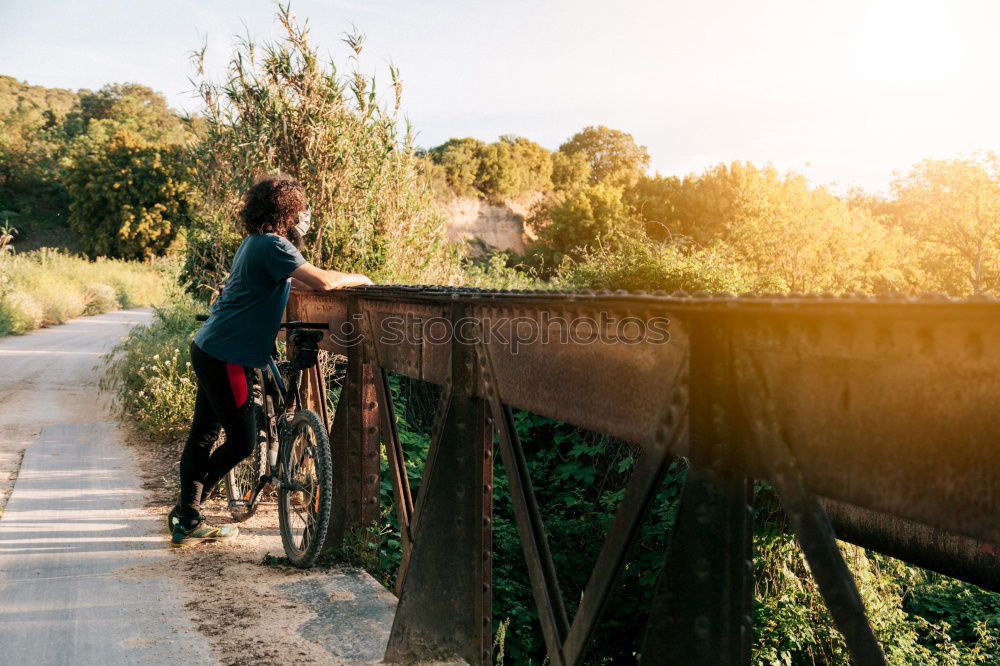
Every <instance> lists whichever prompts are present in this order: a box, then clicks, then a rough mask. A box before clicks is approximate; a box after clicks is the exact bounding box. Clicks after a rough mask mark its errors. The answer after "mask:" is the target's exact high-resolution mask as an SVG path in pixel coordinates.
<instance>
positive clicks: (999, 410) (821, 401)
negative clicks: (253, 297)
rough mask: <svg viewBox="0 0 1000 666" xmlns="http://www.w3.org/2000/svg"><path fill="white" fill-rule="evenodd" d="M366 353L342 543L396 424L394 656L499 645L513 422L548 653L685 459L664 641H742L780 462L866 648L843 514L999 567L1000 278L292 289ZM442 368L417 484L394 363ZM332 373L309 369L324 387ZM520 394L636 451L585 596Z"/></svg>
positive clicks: (677, 655) (988, 572) (300, 313)
mask: <svg viewBox="0 0 1000 666" xmlns="http://www.w3.org/2000/svg"><path fill="white" fill-rule="evenodd" d="M288 317H289V318H294V319H301V320H309V321H328V322H330V324H331V329H332V333H331V336H330V337H329V338H328V339H326V340H325V341H324V343H323V344H324V348H325V349H327V350H328V351H331V352H334V353H337V354H343V355H346V357H347V374H346V380H345V383H344V386H343V389H342V393H341V398H340V401H339V403H338V405H337V407H336V412H335V415H334V418H333V419H332V421H330V422H331V442H332V446H333V450H334V470H335V478H336V488H335V506H334V518H333V520H334V524H333V525H332V529H331V534H330V542H329V543H330V544H336V543H338V542H339V540H341V539H342V538H343V537H344V535H345V534H346V533H348V532H349V531H350V530H352V529H363V528H365V527H367V526H369V525H371V524H372V523H373V522H375V521H377V520H378V518H379V515H380V510H381V507H380V505H379V483H380V470H379V460H380V446H382V444H383V442H384V446H385V451H386V455H387V457H388V460H389V472H388V473H389V475H390V477H391V480H392V485H393V492H394V504H395V510H396V512H397V517H398V519H399V525H400V532H401V536H402V541H403V559H402V565H401V567H400V572H399V578H398V580H399V585H398V589H397V593H398V595H399V605H398V610H397V613H396V618H395V622H394V625H393V628H392V634H391V638H390V641H389V645H388V649H387V652H386V660H387V661H398V662H408V661H418V660H429V659H448V658H456V657H459V658H462V659H465V660H466V661H467V662H468V663H470V664H487V663H490V661H491V645H492V635H491V634H492V617H491V589H492V588H491V585H492V580H491V563H492V547H491V538H492V530H491V525H492V522H491V518H492V506H493V498H492V489H493V454H494V451H493V447H494V441H496V442H498V444H499V447H500V449H501V455H502V458H503V461H504V469H505V470H506V473H507V475H508V479H509V487H510V493H511V497H512V501H513V509H514V514H515V518H516V522H517V526H518V529H519V533H520V538H521V542H522V545H523V548H524V555H525V558H526V561H527V564H528V570H529V573H530V577H531V585H532V589H533V592H534V598H535V603H536V606H537V610H538V615H539V618H540V621H541V626H542V629H543V633H544V638H545V643H546V646H547V649H548V654H549V657H550V661H551V663H552V664H554V665H556V666H558V665H562V664H580V663H582V661H583V659H584V657H585V650H586V648H587V645H588V642H589V639H590V637H591V636H592V635H593V632H594V629H595V627H596V626H597V625H598V623H599V622H600V621H601V617H602V613H603V611H604V609H605V607H606V606H607V604H608V603H609V602H611V600H610V595H611V593H612V591H613V589H614V586H615V583H616V581H617V579H618V577H619V575H620V573H621V572H622V570H623V568H624V566H625V565H626V563H627V561H628V558H629V549H630V546H631V545H632V543H633V541H634V540H635V539H636V536H637V534H638V532H639V529H640V526H641V523H642V520H643V518H644V517H645V515H646V513H647V511H648V510H649V509H650V504H651V503H652V501H653V499H654V497H655V496H656V491H657V488H658V486H659V484H660V482H661V480H662V478H663V475H664V473H665V470H666V468H667V466H668V464H669V463H670V461H671V460H673V459H676V458H677V457H684V458H686V459H688V461H689V463H690V468H689V470H688V473H687V477H686V481H685V486H684V490H683V494H682V496H681V500H680V505H679V508H678V512H677V519H676V523H675V525H674V528H673V531H672V534H671V537H670V542H669V546H668V548H667V552H666V553H665V554H664V564H663V569H662V573H661V576H660V580H659V582H658V585H657V589H656V592H655V595H654V599H653V602H652V607H651V609H650V615H649V620H648V624H647V627H646V629H645V638H644V640H643V642H642V645H641V650H640V654H641V662H642V663H643V664H674V663H677V664H706V665H707V664H712V665H716V664H747V663H749V662H750V645H751V638H752V631H753V628H752V617H753V599H752V594H753V579H752V576H753V564H752V525H751V520H752V512H751V506H752V496H753V495H752V489H753V480H754V479H763V480H767V481H768V482H769V483H770V484H772V486H773V487H774V489H775V491H776V493H777V495H778V497H779V498H780V500H781V503H782V505H783V508H784V510H785V512H786V514H787V516H788V520H789V524H790V525H791V527H792V529H793V530H794V532H795V534H796V535H797V537H798V539H799V541H800V543H801V545H802V549H803V552H804V554H805V556H806V559H807V561H808V563H809V566H810V569H811V571H812V573H813V576H814V577H815V579H816V582H817V584H818V587H819V589H820V591H821V593H822V595H823V597H824V599H825V601H826V603H827V605H828V607H829V609H830V612H831V615H832V616H833V618H834V621H835V622H836V624H837V626H838V628H839V629H840V630H841V632H843V634H844V637H845V639H846V642H847V645H848V647H849V649H850V651H851V654H852V656H853V658H854V660H855V661H856V662H857V663H859V664H882V663H885V659H884V657H883V654H882V651H881V648H880V646H879V645H878V643H877V641H876V639H875V637H874V634H873V632H872V630H871V627H870V625H869V622H868V620H867V617H866V615H865V609H864V608H863V604H862V602H861V599H860V597H859V595H858V592H857V589H856V587H855V583H854V580H853V577H852V575H851V573H850V571H849V570H848V568H847V567H846V565H845V564H844V561H843V559H842V556H841V553H840V550H839V548H838V546H837V545H836V542H835V540H834V539H835V536H836V538H839V539H843V540H846V541H849V542H853V543H856V544H859V545H862V546H865V547H868V548H871V549H874V550H877V551H880V552H883V553H886V554H888V555H892V556H895V557H899V558H901V559H903V560H906V561H909V562H911V563H913V564H916V565H920V566H923V567H926V568H929V569H933V570H936V571H940V572H942V573H945V574H948V575H951V576H955V577H958V578H961V579H963V580H966V581H970V582H973V583H976V584H978V585H980V586H983V587H986V588H988V589H992V590H1000V567H998V566H997V565H998V551H997V546H996V544H1000V482H998V472H1000V446H998V442H997V438H998V434H1000V304H998V303H997V302H995V301H993V300H992V299H985V298H984V299H980V300H969V301H961V302H957V301H952V300H949V299H946V298H939V297H928V298H924V299H918V300H913V299H904V298H891V297H887V298H878V299H869V298H863V297H857V298H855V297H848V298H833V297H805V296H803V297H799V296H790V297H773V298H772V297H738V298H737V297H731V296H726V295H723V296H716V297H713V296H708V295H695V296H687V295H686V294H682V293H679V294H674V295H671V296H668V295H664V294H643V293H625V292H618V293H594V292H568V293H558V292H500V291H479V290H472V289H452V288H437V287H368V288H359V289H351V290H345V291H342V292H331V293H326V294H315V293H298V294H293V297H292V299H291V300H290V302H289V312H288ZM388 372H395V373H399V374H402V375H406V376H408V377H413V378H416V379H420V380H423V381H426V382H431V383H434V384H437V385H440V386H442V387H443V388H444V391H443V395H442V398H441V406H440V408H439V410H438V416H437V421H436V423H435V427H434V430H433V435H432V441H431V447H430V451H429V454H428V460H427V462H426V467H425V472H424V476H423V480H422V485H421V490H420V492H419V493H418V496H417V497H416V500H415V501H414V498H413V497H412V495H411V493H410V489H409V485H408V481H407V476H406V472H405V468H404V464H403V459H402V455H403V451H402V447H401V445H400V442H399V439H398V436H397V433H396V424H395V417H394V415H393V406H392V402H391V399H390V394H389V387H388V381H387V373H388ZM321 381H322V379H321V378H320V377H318V376H316V375H313V376H312V377H310V378H309V383H310V386H311V387H312V388H311V392H310V395H311V396H312V398H311V399H312V400H313V404H314V406H316V407H317V408H319V409H323V410H324V414H325V400H317V399H316V396H319V395H323V392H322V383H321ZM512 409H525V410H529V411H531V412H534V413H537V414H539V415H543V416H547V417H551V418H554V419H558V420H561V421H564V422H567V423H571V424H574V425H577V426H580V427H582V428H586V429H590V430H593V431H597V432H600V433H605V434H608V435H611V436H614V437H618V438H621V439H624V440H627V441H629V442H632V443H634V444H635V445H637V446H638V447H640V450H641V455H640V457H639V459H638V460H637V463H636V466H635V469H634V471H633V473H632V475H631V477H630V479H629V482H628V485H627V487H626V489H625V495H624V499H623V500H622V502H621V504H620V507H619V508H618V510H617V513H616V515H615V518H614V521H613V523H612V525H611V527H610V529H609V532H608V534H607V535H604V536H603V539H604V541H603V546H602V549H601V552H600V556H599V558H598V560H597V563H596V565H595V567H594V569H593V572H592V573H591V575H590V579H589V582H588V584H587V586H586V589H585V591H584V594H583V597H582V601H581V603H580V605H579V608H578V610H577V613H576V615H575V617H573V618H570V617H568V616H567V613H566V610H565V607H564V603H563V599H562V596H561V593H560V589H559V585H558V581H557V576H558V572H557V571H556V569H555V566H554V565H553V562H552V558H551V556H550V554H549V547H548V543H547V540H546V533H545V529H544V524H543V521H542V516H541V514H540V511H539V508H538V506H537V504H536V502H535V498H534V494H533V492H532V480H531V478H530V477H529V474H528V471H527V467H526V464H525V456H524V452H523V450H522V448H521V444H520V442H519V441H518V437H517V433H516V431H515V429H514V427H513V422H512V411H511V410H512Z"/></svg>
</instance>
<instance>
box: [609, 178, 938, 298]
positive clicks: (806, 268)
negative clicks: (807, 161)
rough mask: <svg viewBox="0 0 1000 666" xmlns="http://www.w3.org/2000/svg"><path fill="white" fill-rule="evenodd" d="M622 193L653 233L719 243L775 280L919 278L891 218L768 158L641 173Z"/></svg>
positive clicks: (861, 286)
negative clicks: (679, 172) (694, 171)
mask: <svg viewBox="0 0 1000 666" xmlns="http://www.w3.org/2000/svg"><path fill="white" fill-rule="evenodd" d="M625 200H626V202H627V203H628V204H629V205H630V206H631V207H632V208H633V210H634V211H635V213H636V215H637V216H639V217H640V218H641V219H642V220H643V222H644V224H645V228H646V232H647V233H648V234H649V235H650V237H652V238H653V239H656V240H661V241H671V242H686V243H693V244H694V245H695V246H697V247H702V248H713V247H717V246H720V245H721V246H725V247H726V248H727V249H728V250H729V251H731V252H733V253H734V256H735V257H737V259H738V260H739V261H740V262H741V263H744V264H746V265H747V266H748V267H749V268H750V269H751V270H752V271H753V272H754V273H755V276H756V279H757V281H758V283H759V284H762V285H770V287H769V288H770V289H773V290H779V291H783V290H788V291H839V292H842V291H855V290H861V291H885V290H890V291H909V290H912V289H913V288H914V287H915V286H916V284H917V283H918V281H919V271H918V270H917V267H916V266H915V265H914V264H913V261H912V259H910V258H908V255H907V251H906V250H907V248H909V245H908V244H907V239H906V238H905V237H904V235H903V234H902V233H901V232H900V230H899V229H898V228H896V227H894V226H893V225H887V224H883V223H882V222H881V221H880V219H879V218H878V217H877V216H876V215H874V214H872V212H871V211H869V210H867V209H866V208H865V207H864V206H851V205H850V204H849V203H848V202H847V201H844V200H842V199H840V198H838V197H836V196H834V195H832V194H831V193H830V192H828V191H827V190H826V189H824V188H822V187H820V188H812V187H810V186H809V183H808V181H807V180H806V179H805V177H803V176H801V175H798V174H794V173H788V174H780V173H778V172H777V171H776V170H775V169H774V168H772V167H770V166H767V167H763V168H761V167H756V166H754V165H753V164H749V163H742V162H733V163H731V164H720V165H718V166H715V167H712V168H709V169H706V170H705V171H704V172H703V173H702V174H699V175H691V176H687V177H685V178H683V179H680V178H675V177H661V176H656V177H653V178H640V179H639V180H638V181H637V182H636V183H635V185H634V186H632V187H630V188H628V190H627V192H626V197H625Z"/></svg>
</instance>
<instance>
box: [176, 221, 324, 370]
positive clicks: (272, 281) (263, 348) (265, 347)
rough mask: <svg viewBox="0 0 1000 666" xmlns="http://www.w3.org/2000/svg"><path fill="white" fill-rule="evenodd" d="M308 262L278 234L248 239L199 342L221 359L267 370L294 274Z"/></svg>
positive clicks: (202, 331) (197, 343) (196, 341)
mask: <svg viewBox="0 0 1000 666" xmlns="http://www.w3.org/2000/svg"><path fill="white" fill-rule="evenodd" d="M304 263H306V260H305V259H304V258H303V257H302V253H300V252H299V251H298V250H297V249H295V246H294V245H292V244H291V243H290V242H289V241H288V239H286V238H283V237H281V236H278V235H277V234H252V235H250V236H247V237H246V238H244V239H243V243H242V244H240V248H239V249H238V250H236V257H235V258H234V259H233V265H232V268H230V270H229V279H228V280H227V281H226V286H225V287H224V288H223V290H222V294H221V295H220V296H219V298H218V300H216V301H215V305H213V306H212V314H211V315H210V316H209V317H208V321H206V322H205V325H204V326H202V327H201V330H200V331H198V334H197V335H195V336H194V342H195V344H196V345H198V346H199V347H201V349H202V351H204V352H205V353H207V354H209V355H210V356H214V357H215V358H217V359H219V360H220V361H225V362H226V363H233V364H234V365H243V366H247V367H251V368H263V367H264V366H265V365H267V359H268V357H269V356H270V354H271V349H272V347H273V346H274V338H275V337H276V336H277V334H278V325H279V324H281V316H282V314H283V313H284V311H285V305H287V304H288V290H289V289H290V288H291V280H290V279H289V276H290V275H291V274H292V271H294V270H295V269H296V268H298V267H299V266H301V265H303V264H304Z"/></svg>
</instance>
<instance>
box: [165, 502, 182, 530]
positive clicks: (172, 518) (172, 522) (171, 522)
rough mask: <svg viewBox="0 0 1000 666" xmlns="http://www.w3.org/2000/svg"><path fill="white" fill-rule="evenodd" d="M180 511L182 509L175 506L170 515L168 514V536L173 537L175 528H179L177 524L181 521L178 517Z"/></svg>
mask: <svg viewBox="0 0 1000 666" xmlns="http://www.w3.org/2000/svg"><path fill="white" fill-rule="evenodd" d="M179 510H180V507H179V506H176V505H175V506H174V508H172V509H171V510H170V513H168V514H167V534H169V535H171V536H173V534H174V528H175V527H177V523H179V522H180V520H181V519H180V516H179V515H178V511H179Z"/></svg>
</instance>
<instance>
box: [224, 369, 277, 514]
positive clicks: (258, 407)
mask: <svg viewBox="0 0 1000 666" xmlns="http://www.w3.org/2000/svg"><path fill="white" fill-rule="evenodd" d="M260 386H261V382H260V381H259V378H258V381H257V382H256V384H255V386H254V387H253V401H254V405H253V409H254V413H255V415H256V428H257V443H256V444H255V445H254V448H253V452H251V453H250V455H249V456H247V457H246V458H244V459H243V461H242V462H240V463H239V464H238V465H236V467H234V468H232V469H231V470H229V473H227V474H226V500H228V504H229V515H231V516H232V517H233V520H235V521H236V522H238V523H239V522H243V521H244V520H247V519H248V518H250V517H251V516H253V514H254V513H255V512H256V511H257V505H258V501H257V500H258V495H259V493H260V490H261V487H260V481H261V479H262V478H263V477H264V475H266V474H267V450H268V444H269V432H268V420H267V414H266V413H265V410H264V396H263V392H262V391H261V388H260Z"/></svg>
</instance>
